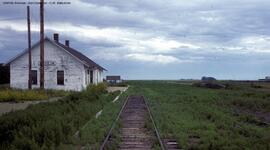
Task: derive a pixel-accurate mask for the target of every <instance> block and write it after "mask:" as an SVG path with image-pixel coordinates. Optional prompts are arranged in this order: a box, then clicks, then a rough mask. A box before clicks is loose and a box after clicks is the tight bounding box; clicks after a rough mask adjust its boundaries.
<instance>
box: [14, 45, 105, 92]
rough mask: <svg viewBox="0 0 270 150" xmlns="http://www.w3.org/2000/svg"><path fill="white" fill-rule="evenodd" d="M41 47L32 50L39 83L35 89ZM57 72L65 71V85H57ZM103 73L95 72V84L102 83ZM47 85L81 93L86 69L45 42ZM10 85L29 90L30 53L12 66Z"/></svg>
mask: <svg viewBox="0 0 270 150" xmlns="http://www.w3.org/2000/svg"><path fill="white" fill-rule="evenodd" d="M39 52H40V51H39V45H38V46H36V47H34V48H33V49H32V70H37V73H38V74H37V77H38V83H37V85H33V88H39V60H40V56H39ZM57 70H63V71H64V85H57ZM100 72H102V71H100V70H98V69H96V70H94V71H93V81H94V83H95V84H96V83H98V82H102V80H101V79H100V78H101V74H102V73H100ZM44 76H45V83H44V86H45V88H46V89H63V90H75V91H80V90H82V89H83V88H85V87H86V86H87V85H86V81H85V76H86V68H85V67H84V64H82V63H81V62H80V61H78V59H77V58H75V57H74V56H72V55H70V54H69V53H67V52H66V51H65V50H63V49H61V48H59V47H57V46H55V45H53V44H52V43H51V42H49V41H47V40H46V41H45V74H44ZM10 81H11V83H10V85H11V87H13V88H20V89H27V88H28V53H26V54H24V55H23V56H21V57H19V58H17V59H16V60H15V61H13V62H12V63H11V64H10Z"/></svg>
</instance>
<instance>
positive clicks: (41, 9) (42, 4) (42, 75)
mask: <svg viewBox="0 0 270 150" xmlns="http://www.w3.org/2000/svg"><path fill="white" fill-rule="evenodd" d="M40 89H44V0H40Z"/></svg>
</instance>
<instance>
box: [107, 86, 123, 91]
mask: <svg viewBox="0 0 270 150" xmlns="http://www.w3.org/2000/svg"><path fill="white" fill-rule="evenodd" d="M127 89H128V87H120V86H109V87H108V88H107V91H108V92H110V93H111V92H115V91H120V92H124V91H126V90H127Z"/></svg>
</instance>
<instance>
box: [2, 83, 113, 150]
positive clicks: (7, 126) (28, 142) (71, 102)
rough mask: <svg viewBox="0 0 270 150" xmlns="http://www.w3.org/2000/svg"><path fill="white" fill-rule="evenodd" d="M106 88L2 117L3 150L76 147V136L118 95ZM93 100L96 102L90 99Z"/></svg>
mask: <svg viewBox="0 0 270 150" xmlns="http://www.w3.org/2000/svg"><path fill="white" fill-rule="evenodd" d="M105 89H106V85H104V84H99V85H96V86H90V87H88V88H87V89H86V90H85V91H83V92H76V93H72V94H71V95H69V96H67V97H65V98H63V99H62V100H59V101H56V102H50V103H40V104H37V105H32V106H30V107H28V108H27V109H25V110H19V111H16V112H11V113H9V114H6V115H3V116H1V117H0V149H29V150H31V149H55V148H56V147H58V146H59V145H61V144H62V143H67V144H72V143H73V141H74V139H73V135H74V133H75V132H76V131H77V130H78V129H79V128H80V127H81V126H83V125H84V124H85V123H86V122H87V121H88V120H89V119H90V118H92V117H94V116H95V113H96V112H97V111H98V110H100V109H102V107H103V105H104V103H107V102H109V101H111V100H112V99H113V98H114V97H115V94H114V93H112V94H107V93H106V94H104V93H105V92H106V90H105ZM89 98H92V99H89Z"/></svg>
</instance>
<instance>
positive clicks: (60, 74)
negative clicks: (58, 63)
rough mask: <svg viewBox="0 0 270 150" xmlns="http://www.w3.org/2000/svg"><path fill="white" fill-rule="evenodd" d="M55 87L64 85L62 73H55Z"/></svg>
mask: <svg viewBox="0 0 270 150" xmlns="http://www.w3.org/2000/svg"><path fill="white" fill-rule="evenodd" d="M57 85H64V71H62V70H61V71H57Z"/></svg>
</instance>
